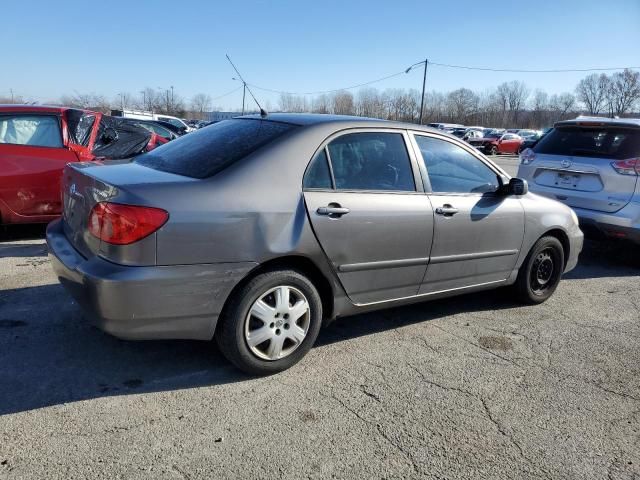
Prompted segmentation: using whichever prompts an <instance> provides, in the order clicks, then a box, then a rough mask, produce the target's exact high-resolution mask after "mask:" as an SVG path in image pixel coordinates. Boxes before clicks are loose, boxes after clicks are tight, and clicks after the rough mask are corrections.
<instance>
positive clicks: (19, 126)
mask: <svg viewBox="0 0 640 480" xmlns="http://www.w3.org/2000/svg"><path fill="white" fill-rule="evenodd" d="M0 143H10V144H14V145H28V146H31V147H52V148H60V147H62V135H61V133H60V121H59V119H58V117H57V116H56V115H0Z"/></svg>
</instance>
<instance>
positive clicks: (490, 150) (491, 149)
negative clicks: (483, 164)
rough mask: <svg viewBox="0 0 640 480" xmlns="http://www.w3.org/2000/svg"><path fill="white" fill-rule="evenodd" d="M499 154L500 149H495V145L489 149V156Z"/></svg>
mask: <svg viewBox="0 0 640 480" xmlns="http://www.w3.org/2000/svg"><path fill="white" fill-rule="evenodd" d="M497 154H498V149H497V148H496V147H495V145H492V146H491V147H490V148H489V155H497Z"/></svg>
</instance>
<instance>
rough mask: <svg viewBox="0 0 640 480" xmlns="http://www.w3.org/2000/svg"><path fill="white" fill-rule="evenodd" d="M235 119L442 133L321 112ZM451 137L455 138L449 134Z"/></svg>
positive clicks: (378, 120)
mask: <svg viewBox="0 0 640 480" xmlns="http://www.w3.org/2000/svg"><path fill="white" fill-rule="evenodd" d="M235 119H254V120H261V119H263V120H270V121H273V122H283V123H290V124H292V125H299V126H311V125H319V124H334V125H335V126H339V127H340V128H367V127H380V128H406V129H412V130H422V131H425V132H436V133H439V134H442V133H443V131H442V130H439V129H437V128H433V127H429V126H427V125H418V124H417V123H407V122H396V121H392V120H381V119H379V118H369V117H356V116H353V115H328V114H323V113H269V114H268V115H267V116H266V117H261V116H260V115H257V114H256V115H245V116H242V117H240V116H239V117H235ZM450 136H451V137H452V138H456V137H454V136H453V135H450Z"/></svg>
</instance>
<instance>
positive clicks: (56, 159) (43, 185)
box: [0, 113, 77, 221]
mask: <svg viewBox="0 0 640 480" xmlns="http://www.w3.org/2000/svg"><path fill="white" fill-rule="evenodd" d="M76 160H77V157H76V155H75V154H74V153H73V152H72V151H70V150H69V149H67V148H66V147H65V146H64V144H63V139H62V131H61V123H60V117H59V116H58V115H53V114H29V113H10V114H0V200H1V201H2V202H3V203H4V204H5V205H6V207H8V209H9V210H10V211H11V212H13V214H16V215H20V216H24V217H39V221H40V220H41V219H42V217H48V216H54V215H59V214H60V213H61V211H62V197H61V193H60V179H61V177H62V170H63V168H64V166H65V165H66V164H67V163H68V162H71V161H76Z"/></svg>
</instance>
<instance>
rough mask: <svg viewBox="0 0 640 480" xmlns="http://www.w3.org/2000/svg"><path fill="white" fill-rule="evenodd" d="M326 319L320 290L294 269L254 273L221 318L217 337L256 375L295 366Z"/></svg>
mask: <svg viewBox="0 0 640 480" xmlns="http://www.w3.org/2000/svg"><path fill="white" fill-rule="evenodd" d="M321 323H322V301H321V300H320V295H319V294H318V291H317V290H316V288H315V287H314V285H313V284H312V283H311V281H310V280H309V279H308V278H306V277H305V276H304V275H302V274H301V273H299V272H297V271H295V270H273V271H269V272H264V273H261V274H259V275H256V276H255V277H254V278H253V279H251V280H250V281H249V282H248V283H247V284H246V285H244V286H243V287H242V288H240V290H238V291H237V292H236V293H235V294H234V296H233V298H231V299H230V303H229V305H228V306H227V308H225V312H224V314H223V316H222V317H221V318H220V323H219V326H218V330H217V332H216V341H217V343H218V346H219V347H220V350H221V351H222V353H223V354H224V356H225V357H226V358H227V359H228V360H229V361H230V362H231V363H233V364H234V365H235V366H236V367H238V368H240V369H241V370H243V371H245V372H247V373H249V374H252V375H268V374H271V373H276V372H280V371H282V370H286V369H287V368H289V367H291V366H293V365H294V364H295V363H297V362H298V361H299V360H300V359H301V358H302V357H304V356H305V355H306V353H307V352H308V351H309V349H310V348H311V347H312V346H313V343H314V342H315V340H316V338H317V336H318V333H319V331H320V325H321Z"/></svg>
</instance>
